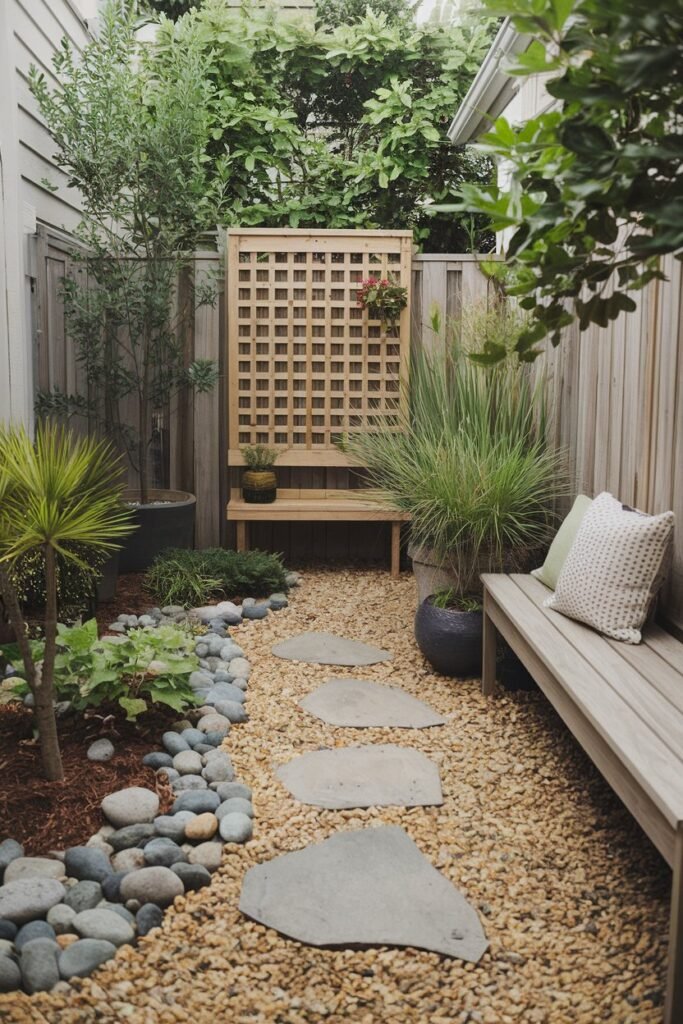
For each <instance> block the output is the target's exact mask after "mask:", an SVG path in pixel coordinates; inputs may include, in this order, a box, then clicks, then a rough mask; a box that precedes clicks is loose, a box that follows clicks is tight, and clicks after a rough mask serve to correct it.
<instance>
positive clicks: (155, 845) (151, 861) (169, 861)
mask: <svg viewBox="0 0 683 1024" xmlns="http://www.w3.org/2000/svg"><path fill="white" fill-rule="evenodd" d="M144 854H145V861H146V862H147V864H148V865H150V866H151V867H163V868H170V867H171V866H172V865H173V864H177V863H178V861H186V860H187V857H186V856H185V854H184V853H183V851H182V850H181V849H180V847H179V846H178V844H177V843H174V842H173V840H172V839H167V838H164V837H162V838H160V839H152V840H151V841H150V842H149V843H147V845H146V846H145V849H144Z"/></svg>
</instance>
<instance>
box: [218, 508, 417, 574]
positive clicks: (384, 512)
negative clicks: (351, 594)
mask: <svg viewBox="0 0 683 1024" xmlns="http://www.w3.org/2000/svg"><path fill="white" fill-rule="evenodd" d="M362 493H363V492H362V491H358V490H356V491H345V490H322V489H316V490H305V489H302V490H298V489H280V490H278V494H277V498H276V500H275V501H274V502H272V503H271V504H269V505H253V504H250V503H248V502H246V501H244V500H243V498H242V496H241V493H240V491H239V489H238V488H233V490H232V493H231V497H230V501H229V502H228V520H229V521H231V522H234V523H235V525H236V528H237V540H236V543H237V550H238V551H247V550H248V548H249V523H255V522H256V523H259V522H260V523H275V522H310V523H320V522H324V523H330V522H344V523H368V522H384V523H391V575H392V576H393V577H394V578H395V577H397V576H398V574H399V569H400V558H401V523H404V522H407V520H408V519H409V518H410V517H409V515H408V513H404V512H397V511H396V510H395V509H390V508H382V506H381V505H378V504H377V502H376V501H371V500H370V499H368V498H363V497H361V495H362ZM351 494H353V495H354V496H353V497H351V496H350V495H351ZM356 495H358V497H356Z"/></svg>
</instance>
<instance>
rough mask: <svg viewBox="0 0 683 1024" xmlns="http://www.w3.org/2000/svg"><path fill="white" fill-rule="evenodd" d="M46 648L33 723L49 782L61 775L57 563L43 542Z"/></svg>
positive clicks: (51, 550)
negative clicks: (56, 679) (56, 700)
mask: <svg viewBox="0 0 683 1024" xmlns="http://www.w3.org/2000/svg"><path fill="white" fill-rule="evenodd" d="M45 592H46V602H45V650H44V653H43V671H42V678H41V679H40V680H38V679H36V689H35V700H36V722H37V725H38V736H39V739H40V753H41V756H42V759H43V770H44V772H45V777H46V778H47V779H49V780H50V781H51V782H54V781H55V780H59V779H63V778H64V769H63V767H62V755H61V753H60V750H59V737H58V735H57V719H56V717H55V709H54V689H55V687H54V672H55V653H56V647H57V564H56V558H55V552H54V548H53V547H52V546H51V545H50V544H46V545H45Z"/></svg>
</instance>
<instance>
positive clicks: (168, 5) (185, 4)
mask: <svg viewBox="0 0 683 1024" xmlns="http://www.w3.org/2000/svg"><path fill="white" fill-rule="evenodd" d="M200 4H201V0H145V6H146V7H147V8H149V10H150V11H152V12H153V13H154V14H165V15H166V17H167V18H170V19H171V20H172V21H175V20H176V19H177V18H181V17H182V16H183V14H187V12H188V11H191V10H192V9H193V8H194V7H199V6H200Z"/></svg>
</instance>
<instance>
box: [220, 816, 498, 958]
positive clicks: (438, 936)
mask: <svg viewBox="0 0 683 1024" xmlns="http://www.w3.org/2000/svg"><path fill="white" fill-rule="evenodd" d="M239 907H240V910H241V911H242V913H243V914H246V915H247V917H250V918H252V919H253V920H255V921H258V922H259V923H260V924H263V925H266V926H267V927H270V928H275V929H276V930H277V931H279V932H281V933H282V934H284V935H287V936H289V937H290V938H293V939H297V940H298V941H300V942H305V943H307V944H308V945H310V946H350V947H358V946H412V947H415V948H417V949H427V950H430V951H432V952H434V953H441V954H443V955H445V956H452V957H459V958H460V959H462V960H469V961H472V962H473V963H476V962H477V961H478V960H479V959H480V957H481V956H482V955H483V954H484V952H485V951H486V949H487V946H488V942H487V941H486V936H485V935H484V931H483V929H482V927H481V923H480V921H479V917H478V915H477V913H476V911H475V909H474V907H472V905H471V904H470V903H469V902H468V901H467V900H466V899H465V897H464V896H463V895H462V893H460V892H459V891H458V890H457V889H456V888H455V886H453V885H452V884H451V883H450V882H449V881H448V879H447V878H444V876H443V875H442V874H440V872H438V871H437V870H436V868H434V867H432V865H431V864H430V863H429V861H428V860H427V858H426V857H425V856H423V854H422V853H421V852H420V850H419V848H418V847H417V846H416V845H415V843H414V842H413V841H412V839H411V838H410V836H408V834H407V833H406V832H405V831H404V830H403V829H402V828H400V827H399V826H397V825H383V826H379V827H377V828H365V829H359V830H354V831H352V832H338V833H336V834H335V835H333V836H331V837H330V838H329V839H326V840H325V841H324V842H322V843H316V844H314V845H312V846H309V847H307V848H306V849H304V850H300V851H297V852H296V853H287V854H284V855H283V856H280V857H275V858H274V859H273V860H271V861H267V862H266V863H265V864H259V865H257V866H256V867H254V868H251V869H250V870H249V871H247V873H246V875H245V877H244V883H243V886H242V894H241V896H240V903H239Z"/></svg>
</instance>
